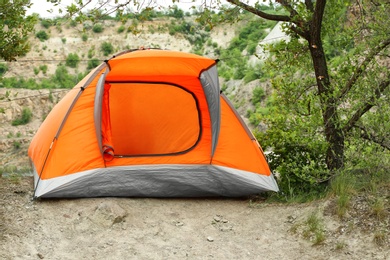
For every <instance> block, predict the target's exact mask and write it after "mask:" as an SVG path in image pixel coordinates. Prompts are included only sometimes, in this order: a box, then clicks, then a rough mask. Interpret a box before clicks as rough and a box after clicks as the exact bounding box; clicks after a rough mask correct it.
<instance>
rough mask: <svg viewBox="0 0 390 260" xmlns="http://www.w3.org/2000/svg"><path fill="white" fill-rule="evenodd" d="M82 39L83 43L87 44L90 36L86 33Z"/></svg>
mask: <svg viewBox="0 0 390 260" xmlns="http://www.w3.org/2000/svg"><path fill="white" fill-rule="evenodd" d="M81 39H82V40H83V42H86V41H87V40H88V35H87V34H86V33H83V34H82V35H81Z"/></svg>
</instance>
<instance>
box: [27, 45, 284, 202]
mask: <svg viewBox="0 0 390 260" xmlns="http://www.w3.org/2000/svg"><path fill="white" fill-rule="evenodd" d="M28 154H29V157H30V159H31V161H32V165H33V170H34V189H35V192H34V197H98V196H147V197H180V196H185V197H194V196H232V197H234V196H244V195H249V194H255V193H259V192H261V191H267V190H271V191H277V190H278V187H277V184H276V182H275V180H274V177H273V175H272V173H271V171H270V169H269V167H268V164H267V162H266V159H265V157H264V154H263V152H262V150H261V148H260V146H259V144H258V143H257V141H256V139H255V138H254V137H253V135H252V133H251V132H250V131H249V129H248V128H247V126H246V125H245V124H244V123H243V121H242V120H241V118H240V116H239V115H238V114H237V112H236V111H235V109H234V108H233V106H232V105H231V104H230V103H229V101H228V100H227V99H226V97H225V96H224V95H223V94H220V90H219V83H218V74H217V68H216V62H215V61H214V60H212V59H209V58H205V57H201V56H198V55H194V54H187V53H181V52H174V51H166V50H136V51H128V52H124V53H121V54H118V55H116V56H114V57H113V58H111V59H110V60H107V61H105V62H104V63H102V64H101V65H100V66H99V67H97V68H96V69H95V70H93V71H92V72H91V73H89V75H87V76H86V77H85V78H84V79H83V80H82V81H81V82H79V83H78V84H77V85H76V86H75V87H74V88H73V89H72V90H71V91H70V92H69V93H68V94H67V95H66V96H65V97H64V98H63V99H62V100H61V101H60V102H59V103H58V104H57V105H56V106H55V107H54V108H53V110H52V111H51V112H50V114H49V115H48V116H47V118H46V120H45V121H44V122H43V124H42V125H41V127H40V128H39V130H38V132H37V133H36V135H35V136H34V138H33V140H32V142H31V144H30V147H29V151H28Z"/></svg>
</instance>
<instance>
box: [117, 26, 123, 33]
mask: <svg viewBox="0 0 390 260" xmlns="http://www.w3.org/2000/svg"><path fill="white" fill-rule="evenodd" d="M124 31H125V26H124V25H121V26H119V28H118V30H117V32H118V33H123V32H124Z"/></svg>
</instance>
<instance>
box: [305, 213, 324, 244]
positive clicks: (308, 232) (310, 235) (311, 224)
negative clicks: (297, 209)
mask: <svg viewBox="0 0 390 260" xmlns="http://www.w3.org/2000/svg"><path fill="white" fill-rule="evenodd" d="M305 224H306V229H305V230H304V232H303V236H304V237H305V238H307V239H309V240H311V241H312V242H313V245H320V244H322V243H323V242H324V241H325V232H324V226H323V224H322V220H321V219H320V218H319V217H318V216H317V214H316V213H312V214H310V215H309V217H308V218H307V220H306V222H305Z"/></svg>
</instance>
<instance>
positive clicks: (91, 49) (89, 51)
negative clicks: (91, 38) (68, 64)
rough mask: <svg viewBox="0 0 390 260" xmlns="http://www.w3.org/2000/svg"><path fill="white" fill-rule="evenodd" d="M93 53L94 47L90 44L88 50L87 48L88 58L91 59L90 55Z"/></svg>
mask: <svg viewBox="0 0 390 260" xmlns="http://www.w3.org/2000/svg"><path fill="white" fill-rule="evenodd" d="M94 55H95V47H94V46H92V47H91V48H90V49H89V50H88V59H92V57H93V56H94Z"/></svg>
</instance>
